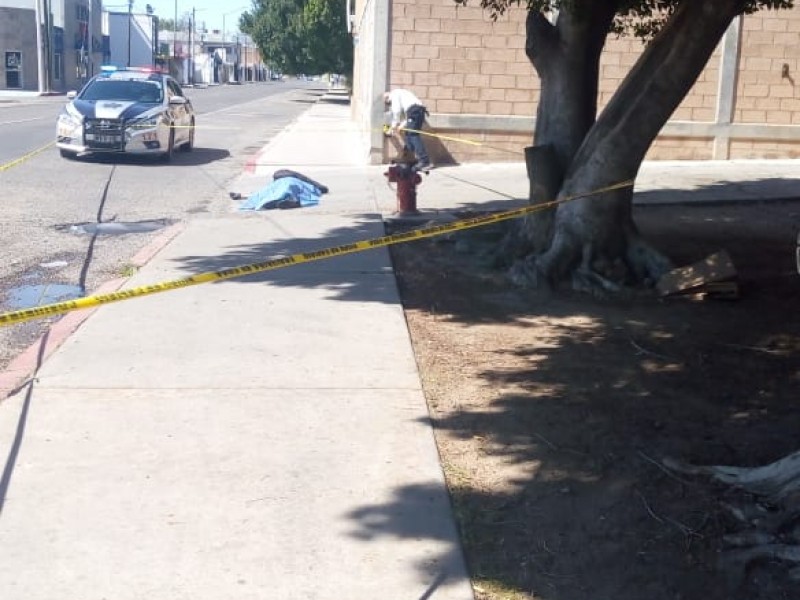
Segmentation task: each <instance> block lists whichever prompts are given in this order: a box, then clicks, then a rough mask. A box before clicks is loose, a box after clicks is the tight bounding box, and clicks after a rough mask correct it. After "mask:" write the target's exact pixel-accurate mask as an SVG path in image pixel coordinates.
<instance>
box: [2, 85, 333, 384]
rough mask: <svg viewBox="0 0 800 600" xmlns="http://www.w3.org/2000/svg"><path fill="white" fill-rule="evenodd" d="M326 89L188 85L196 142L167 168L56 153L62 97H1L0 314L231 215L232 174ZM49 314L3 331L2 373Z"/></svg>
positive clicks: (99, 279)
mask: <svg viewBox="0 0 800 600" xmlns="http://www.w3.org/2000/svg"><path fill="white" fill-rule="evenodd" d="M323 88H324V85H322V84H320V83H318V82H304V81H297V80H290V81H285V82H265V83H258V84H247V85H240V86H216V87H209V88H205V89H189V90H187V96H189V98H190V99H191V100H192V103H193V105H194V107H195V110H196V112H197V115H198V116H197V133H196V137H195V150H194V151H193V152H191V153H182V152H178V153H176V155H175V158H174V160H173V161H172V162H171V163H169V164H164V163H162V162H160V161H157V160H153V159H151V158H133V157H124V156H113V157H99V158H88V159H82V160H67V159H63V158H61V156H60V155H59V153H58V151H57V149H56V148H55V147H54V146H52V145H51V143H52V141H53V139H54V135H55V119H56V116H57V115H58V112H59V110H60V109H61V107H62V106H63V104H64V102H65V99H64V98H63V97H60V98H32V99H25V100H16V101H9V100H8V98H4V99H3V102H2V103H1V104H0V194H2V199H1V200H0V248H2V252H1V253H0V257H1V258H2V260H0V312H5V311H9V310H15V309H18V308H26V307H27V305H29V304H31V298H33V300H34V301H35V300H37V299H38V300H40V301H42V303H46V302H47V301H50V302H52V301H58V300H61V299H65V298H63V297H57V294H59V293H62V292H63V293H64V294H72V295H73V296H74V295H75V293H76V292H77V293H80V291H81V290H83V291H85V293H87V294H90V293H91V292H92V291H93V290H94V289H96V288H97V287H98V286H99V285H101V284H102V283H104V282H106V281H108V280H110V279H114V278H116V277H119V276H121V275H125V274H128V273H129V271H130V266H129V265H130V263H129V261H130V260H131V257H133V256H134V255H135V254H136V253H137V252H138V251H139V250H140V249H141V248H143V247H144V246H145V245H146V244H147V243H148V242H150V241H151V240H152V239H153V238H154V237H155V236H157V235H159V233H160V232H161V231H162V230H163V229H164V228H165V227H166V226H168V225H170V224H172V223H176V222H181V221H184V220H187V219H200V218H206V219H213V218H214V217H215V215H221V214H226V213H229V212H230V211H231V210H232V209H233V203H232V202H231V200H230V198H229V197H228V192H229V191H231V190H230V189H229V184H230V182H231V181H232V180H233V179H235V178H236V177H237V176H238V175H240V174H241V172H242V170H243V169H244V168H245V165H246V163H247V161H248V159H250V158H251V157H252V156H253V155H254V154H255V153H256V152H258V151H259V150H260V149H261V148H262V147H263V146H264V145H265V144H267V143H268V142H269V140H270V139H271V138H272V137H274V136H275V135H276V134H277V133H278V132H280V131H281V130H282V129H283V128H285V127H286V126H287V125H288V124H289V123H291V121H293V120H294V119H295V118H296V117H297V116H298V115H300V114H301V113H302V112H304V111H305V110H306V109H307V108H308V107H309V106H310V104H311V103H313V102H314V101H316V99H317V98H318V97H319V96H320V95H321V93H322V92H323ZM37 150H41V151H40V152H38V153H37V152H36V151H37ZM31 153H33V154H31ZM20 158H22V159H23V160H21V161H19V159H20ZM17 161H18V162H17ZM110 222H113V223H115V224H119V225H120V226H121V228H122V229H130V230H134V232H131V233H126V234H123V235H118V234H114V235H107V234H100V235H98V234H97V233H95V228H96V225H97V224H98V223H110ZM140 230H145V231H140ZM21 304H25V305H24V306H23V305H21ZM55 318H58V317H55ZM51 322H52V319H50V320H39V321H32V322H29V323H21V324H18V325H13V326H10V327H1V328H0V369H2V368H4V367H5V366H6V365H7V364H8V362H9V361H10V360H12V359H13V358H14V357H15V356H16V355H17V354H18V353H19V352H20V351H21V350H23V349H24V348H25V347H27V346H28V345H29V344H31V343H32V342H33V341H35V339H36V338H37V337H38V336H39V335H41V334H42V333H43V332H44V331H46V329H47V327H48V326H49V324H50V323H51Z"/></svg>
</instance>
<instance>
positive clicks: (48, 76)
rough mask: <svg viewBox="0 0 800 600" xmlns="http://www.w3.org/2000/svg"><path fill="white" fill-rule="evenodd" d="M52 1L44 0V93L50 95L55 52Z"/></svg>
mask: <svg viewBox="0 0 800 600" xmlns="http://www.w3.org/2000/svg"><path fill="white" fill-rule="evenodd" d="M50 16H51V15H50V0H44V83H45V85H44V91H45V93H50V91H51V90H52V81H53V65H52V60H53V50H52V46H51V43H50V42H51V40H50V38H51V35H52V34H51V27H50V24H51V22H52V19H51V18H50Z"/></svg>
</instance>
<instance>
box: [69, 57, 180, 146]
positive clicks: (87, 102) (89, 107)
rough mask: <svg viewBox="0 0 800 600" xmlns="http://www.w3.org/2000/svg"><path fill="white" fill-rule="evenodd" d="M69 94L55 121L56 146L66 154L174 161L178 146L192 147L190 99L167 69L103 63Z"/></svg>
mask: <svg viewBox="0 0 800 600" xmlns="http://www.w3.org/2000/svg"><path fill="white" fill-rule="evenodd" d="M67 98H68V99H69V100H70V101H69V102H68V103H67V105H66V106H65V107H64V108H63V110H62V111H61V114H60V115H59V117H58V122H57V125H56V146H57V147H58V149H59V151H60V152H61V156H63V157H65V158H74V157H76V156H78V155H79V154H85V153H101V152H102V153H107V152H112V153H125V154H155V155H161V156H162V157H163V158H164V159H165V160H170V159H171V158H172V154H173V152H174V150H175V149H176V148H180V149H182V150H185V151H187V152H190V151H191V150H192V148H193V147H194V128H195V115H194V110H193V108H192V103H191V102H190V101H189V99H188V98H187V97H186V96H185V95H184V93H183V90H182V89H181V87H180V85H178V83H177V82H176V81H175V80H174V79H173V78H172V77H170V76H169V75H167V74H165V73H160V72H157V71H155V70H153V69H131V68H127V69H117V68H112V67H103V68H102V71H101V73H100V74H99V75H97V76H95V77H93V78H92V79H90V80H89V82H88V83H87V84H86V85H85V86H83V89H81V91H80V92H74V91H73V92H69V93H68V94H67Z"/></svg>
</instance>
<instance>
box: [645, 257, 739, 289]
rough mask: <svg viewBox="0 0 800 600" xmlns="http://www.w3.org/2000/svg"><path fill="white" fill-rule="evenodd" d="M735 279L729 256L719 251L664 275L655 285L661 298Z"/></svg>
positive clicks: (734, 270) (734, 271) (734, 269)
mask: <svg viewBox="0 0 800 600" xmlns="http://www.w3.org/2000/svg"><path fill="white" fill-rule="evenodd" d="M735 277H736V268H735V267H734V266H733V261H731V257H730V255H729V254H728V253H727V252H726V251H725V250H720V251H719V252H716V253H714V254H712V255H711V256H709V257H707V258H705V259H703V260H701V261H698V262H696V263H694V264H691V265H687V266H685V267H679V268H677V269H673V270H672V271H670V272H669V273H665V274H664V275H663V276H662V277H661V279H659V280H658V283H656V289H657V290H658V292H659V294H661V295H662V296H669V295H670V294H681V293H687V292H694V291H697V288H698V287H701V286H703V285H704V284H709V283H715V282H720V281H727V280H730V279H734V278H735Z"/></svg>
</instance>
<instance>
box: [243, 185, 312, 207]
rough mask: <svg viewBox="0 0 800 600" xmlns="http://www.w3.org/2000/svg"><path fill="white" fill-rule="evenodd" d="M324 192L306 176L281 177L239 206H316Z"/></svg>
mask: <svg viewBox="0 0 800 600" xmlns="http://www.w3.org/2000/svg"><path fill="white" fill-rule="evenodd" d="M324 191H327V190H324ZM323 193H324V192H323V189H320V187H318V186H316V185H314V184H313V183H310V182H309V181H308V180H305V178H304V179H300V178H298V177H281V178H279V179H275V180H274V181H272V182H270V184H269V185H267V186H266V187H263V188H261V189H260V190H258V191H257V192H254V193H253V194H251V195H250V196H248V197H247V199H246V200H245V201H244V202H243V203H242V204H241V206H239V210H268V209H272V208H299V207H304V206H315V205H317V204H319V197H320V196H321V195H322V194H323Z"/></svg>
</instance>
